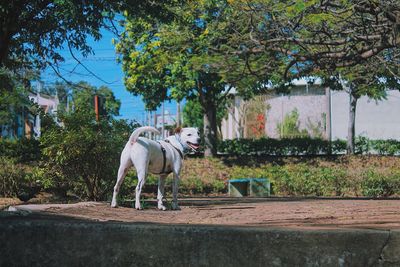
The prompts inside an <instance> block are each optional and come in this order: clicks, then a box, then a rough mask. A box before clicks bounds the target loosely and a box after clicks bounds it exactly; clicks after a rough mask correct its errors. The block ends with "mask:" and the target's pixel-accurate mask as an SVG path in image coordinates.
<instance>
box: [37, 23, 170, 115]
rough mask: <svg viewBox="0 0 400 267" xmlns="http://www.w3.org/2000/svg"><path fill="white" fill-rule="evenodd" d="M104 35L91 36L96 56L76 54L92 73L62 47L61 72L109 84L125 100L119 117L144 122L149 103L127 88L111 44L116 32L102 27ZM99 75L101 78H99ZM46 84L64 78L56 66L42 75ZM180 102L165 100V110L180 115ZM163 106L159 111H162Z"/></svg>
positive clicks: (66, 76) (81, 78)
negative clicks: (63, 59)
mask: <svg viewBox="0 0 400 267" xmlns="http://www.w3.org/2000/svg"><path fill="white" fill-rule="evenodd" d="M101 33H102V38H101V39H100V40H99V41H94V40H93V38H89V39H88V44H89V45H90V46H91V47H92V48H93V51H94V55H90V56H88V57H87V58H83V56H82V55H80V54H79V53H76V54H75V56H76V57H77V58H78V59H79V60H81V62H82V63H83V64H84V66H85V67H86V68H87V69H89V70H90V72H92V73H94V74H95V75H93V74H91V73H90V72H88V71H87V70H86V69H85V68H84V67H82V66H79V65H78V66H77V61H76V60H75V59H74V58H73V57H72V56H71V55H70V52H69V51H68V49H67V48H66V49H64V50H60V53H61V54H62V55H63V57H64V58H65V62H64V63H62V64H60V66H59V67H60V71H61V73H62V75H63V77H64V78H66V79H67V80H69V81H71V82H78V81H82V80H83V81H86V82H88V83H89V84H91V85H94V86H96V87H99V86H102V85H104V86H107V87H109V88H110V89H111V90H112V91H113V92H114V95H115V96H116V98H117V99H119V100H120V101H121V109H120V116H119V117H117V118H121V119H127V120H136V121H138V122H139V123H142V122H143V120H144V119H145V116H146V113H145V112H146V111H145V108H144V107H145V106H144V103H143V101H142V100H141V97H140V96H133V95H132V94H131V93H130V92H128V91H127V90H126V89H125V86H124V81H123V80H124V74H123V72H122V66H121V64H118V63H117V61H116V54H115V48H114V45H113V44H112V43H111V40H112V38H114V37H115V35H114V34H113V33H111V32H109V31H107V30H102V32H101ZM96 76H97V77H96ZM41 79H42V81H43V82H44V86H49V85H51V84H53V83H55V82H56V81H62V80H61V78H59V77H58V76H57V75H56V74H55V72H54V71H53V70H52V69H47V70H46V71H45V72H44V73H43V74H42V77H41ZM176 106H177V104H176V102H171V103H169V102H165V111H166V112H169V113H170V114H176ZM161 112H162V111H161V108H159V109H158V110H157V113H158V114H161Z"/></svg>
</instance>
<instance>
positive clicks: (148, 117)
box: [147, 110, 151, 138]
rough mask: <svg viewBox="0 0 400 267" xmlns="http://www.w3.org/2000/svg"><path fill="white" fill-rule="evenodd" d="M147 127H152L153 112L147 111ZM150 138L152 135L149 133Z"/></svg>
mask: <svg viewBox="0 0 400 267" xmlns="http://www.w3.org/2000/svg"><path fill="white" fill-rule="evenodd" d="M147 126H151V111H150V110H148V111H147ZM148 137H149V138H151V133H148Z"/></svg>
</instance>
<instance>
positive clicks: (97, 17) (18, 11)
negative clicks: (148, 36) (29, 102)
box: [0, 0, 169, 70]
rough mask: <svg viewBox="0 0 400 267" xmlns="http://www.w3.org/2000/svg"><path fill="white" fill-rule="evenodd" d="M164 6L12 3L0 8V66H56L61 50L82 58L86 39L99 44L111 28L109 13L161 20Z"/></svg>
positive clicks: (47, 0) (99, 0) (76, 0)
mask: <svg viewBox="0 0 400 267" xmlns="http://www.w3.org/2000/svg"><path fill="white" fill-rule="evenodd" d="M164 3H169V1H163V3H156V2H154V1H107V0H94V1H80V0H60V1H54V0H53V1H52V0H41V1H38V0H34V1H27V0H14V1H2V2H1V4H0V67H6V68H8V69H10V70H18V69H27V68H38V69H43V68H45V67H47V66H48V65H56V64H57V63H58V62H61V61H63V57H62V56H61V54H60V49H61V48H64V47H67V48H68V49H70V50H71V52H72V50H76V51H78V52H80V53H82V54H83V56H86V55H88V54H90V53H92V48H91V47H90V46H89V45H88V43H87V39H88V38H89V36H92V37H93V38H94V39H95V40H98V39H100V37H101V35H100V29H101V28H102V27H106V28H109V29H114V28H115V27H114V24H113V23H114V22H113V20H114V19H115V14H116V13H118V12H123V11H125V12H131V14H132V15H138V16H140V15H143V14H147V13H149V14H152V15H154V16H158V17H166V16H167V15H166V12H163V11H162V10H163V9H162V8H163V5H164Z"/></svg>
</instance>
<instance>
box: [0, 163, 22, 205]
mask: <svg viewBox="0 0 400 267" xmlns="http://www.w3.org/2000/svg"><path fill="white" fill-rule="evenodd" d="M24 178H25V172H24V170H23V169H22V168H21V167H20V166H19V165H17V164H16V163H15V160H11V159H9V158H6V157H0V195H1V196H2V197H16V196H17V194H18V190H19V188H20V187H21V185H22V181H23V180H24Z"/></svg>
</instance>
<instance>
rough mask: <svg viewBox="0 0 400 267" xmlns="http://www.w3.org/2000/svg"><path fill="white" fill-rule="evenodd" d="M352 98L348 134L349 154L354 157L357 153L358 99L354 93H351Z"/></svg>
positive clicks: (347, 148) (347, 147)
mask: <svg viewBox="0 0 400 267" xmlns="http://www.w3.org/2000/svg"><path fill="white" fill-rule="evenodd" d="M349 96H350V109H349V125H348V132H347V146H346V150H347V154H348V155H353V154H354V153H355V133H356V127H355V126H356V108H357V100H358V97H356V96H355V95H354V93H353V92H350V93H349Z"/></svg>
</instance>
